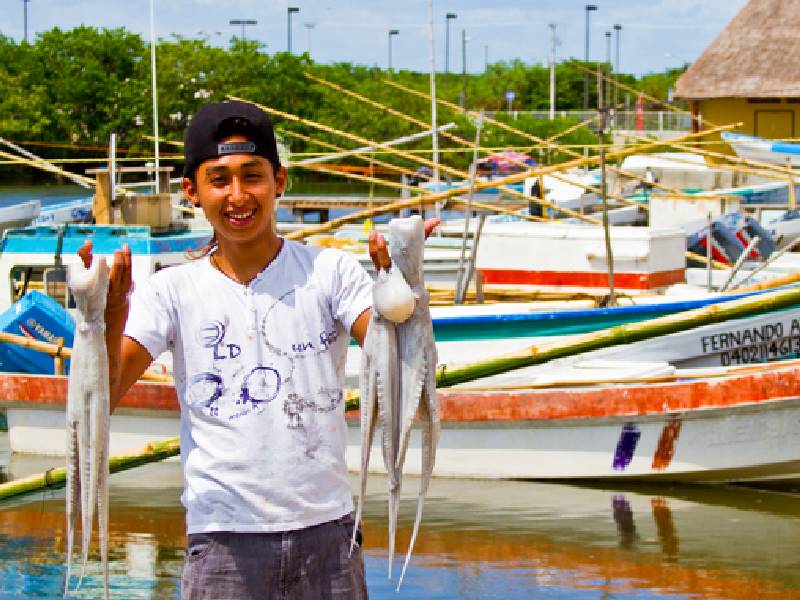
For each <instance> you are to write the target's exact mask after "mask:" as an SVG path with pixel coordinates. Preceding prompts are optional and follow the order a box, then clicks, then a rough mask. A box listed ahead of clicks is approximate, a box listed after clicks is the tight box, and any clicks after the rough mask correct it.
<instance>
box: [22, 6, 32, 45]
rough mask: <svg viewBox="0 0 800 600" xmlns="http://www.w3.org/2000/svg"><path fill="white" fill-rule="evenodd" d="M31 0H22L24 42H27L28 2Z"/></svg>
mask: <svg viewBox="0 0 800 600" xmlns="http://www.w3.org/2000/svg"><path fill="white" fill-rule="evenodd" d="M30 1H31V0H22V20H23V23H24V28H25V43H26V44H27V43H28V2H30Z"/></svg>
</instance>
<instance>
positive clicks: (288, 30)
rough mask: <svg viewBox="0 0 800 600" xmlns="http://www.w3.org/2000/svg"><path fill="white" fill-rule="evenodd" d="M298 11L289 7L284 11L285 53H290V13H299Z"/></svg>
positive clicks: (293, 7) (294, 7)
mask: <svg viewBox="0 0 800 600" xmlns="http://www.w3.org/2000/svg"><path fill="white" fill-rule="evenodd" d="M299 12H300V9H299V8H297V7H296V6H290V7H289V8H287V9H286V51H287V52H288V53H289V54H291V53H292V13H299Z"/></svg>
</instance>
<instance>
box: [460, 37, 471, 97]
mask: <svg viewBox="0 0 800 600" xmlns="http://www.w3.org/2000/svg"><path fill="white" fill-rule="evenodd" d="M469 41H470V38H468V37H467V30H466V29H462V30H461V108H463V109H464V110H467V42H469Z"/></svg>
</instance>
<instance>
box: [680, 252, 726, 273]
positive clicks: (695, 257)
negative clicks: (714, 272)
mask: <svg viewBox="0 0 800 600" xmlns="http://www.w3.org/2000/svg"><path fill="white" fill-rule="evenodd" d="M686 258H688V259H691V260H696V261H698V262H701V263H703V264H708V258H706V257H705V256H703V255H702V254H697V253H696V252H691V251H689V250H687V251H686ZM711 266H712V267H713V268H714V269H720V270H723V271H727V270H728V269H730V268H731V267H730V265H726V264H725V263H723V262H720V261H718V260H714V259H713V258H712V259H711Z"/></svg>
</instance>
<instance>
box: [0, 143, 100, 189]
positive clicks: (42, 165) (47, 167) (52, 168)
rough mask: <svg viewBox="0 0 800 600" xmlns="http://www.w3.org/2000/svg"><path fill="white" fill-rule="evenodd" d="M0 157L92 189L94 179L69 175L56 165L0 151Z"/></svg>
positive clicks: (73, 174)
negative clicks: (80, 183) (78, 182)
mask: <svg viewBox="0 0 800 600" xmlns="http://www.w3.org/2000/svg"><path fill="white" fill-rule="evenodd" d="M0 156H2V157H3V158H7V159H8V160H12V161H14V162H15V163H18V164H23V165H27V166H29V167H34V168H36V169H41V170H42V171H47V172H48V173H54V174H56V175H61V176H62V177H67V178H69V179H74V180H75V181H82V182H84V183H85V184H87V185H90V186H91V187H94V179H91V178H89V177H85V176H83V175H76V174H75V173H70V172H69V171H66V170H64V169H61V168H59V167H57V166H56V165H51V164H48V163H46V162H43V161H38V160H31V159H29V158H25V157H23V156H17V155H16V154H11V153H10V152H6V151H5V150H0Z"/></svg>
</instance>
